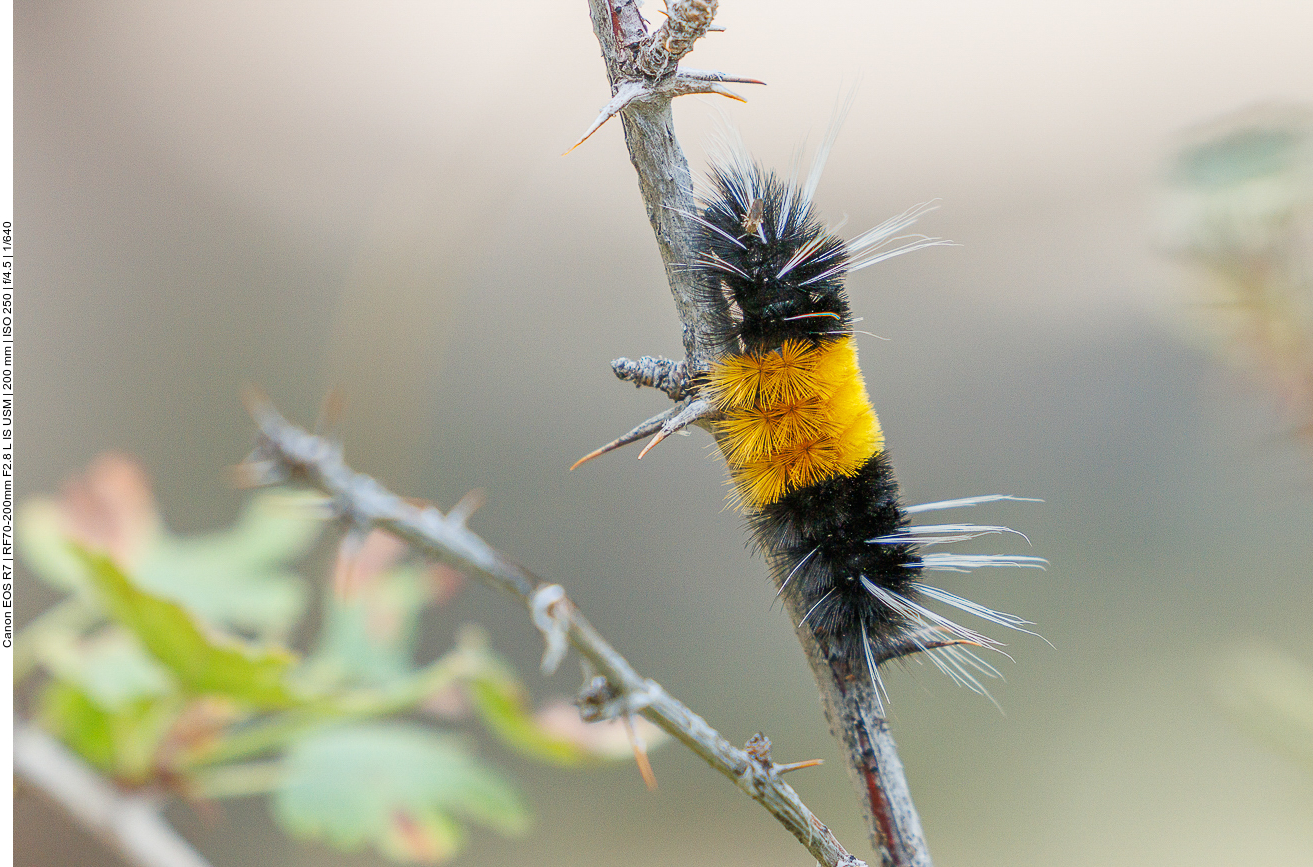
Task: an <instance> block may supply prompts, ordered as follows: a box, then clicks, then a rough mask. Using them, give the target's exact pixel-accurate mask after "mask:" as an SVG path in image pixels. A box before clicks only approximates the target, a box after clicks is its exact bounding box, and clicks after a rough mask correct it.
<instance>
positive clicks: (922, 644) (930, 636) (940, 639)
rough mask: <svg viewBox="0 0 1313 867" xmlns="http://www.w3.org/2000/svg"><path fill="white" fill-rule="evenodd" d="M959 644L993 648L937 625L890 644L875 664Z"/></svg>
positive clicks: (986, 648)
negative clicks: (948, 631) (944, 629)
mask: <svg viewBox="0 0 1313 867" xmlns="http://www.w3.org/2000/svg"><path fill="white" fill-rule="evenodd" d="M959 644H965V645H968V646H970V647H979V648H982V649H985V650H988V649H991V645H987V644H982V643H981V642H979V641H972V640H970V639H967V638H960V637H957V636H953V635H951V633H947V632H944V631H943V630H941V629H938V628H935V627H925V628H923V629H919V630H916V631H915V632H911V633H909V634H907V635H905V636H901V637H900V638H899V639H898V640H897V641H896V642H895V643H894V644H892V645H890V646H889V647H888V648H886V649H885V650H884V652H883V653H881V654H880V655H879V658H877V659H876V661H875V664H876V665H884V664H885V663H886V662H889V661H891V660H894V659H898V658H899V657H900V656H910V655H912V654H913V653H921V652H923V651H926V650H934V649H935V648H937V647H953V646H955V645H959ZM993 649H997V648H993Z"/></svg>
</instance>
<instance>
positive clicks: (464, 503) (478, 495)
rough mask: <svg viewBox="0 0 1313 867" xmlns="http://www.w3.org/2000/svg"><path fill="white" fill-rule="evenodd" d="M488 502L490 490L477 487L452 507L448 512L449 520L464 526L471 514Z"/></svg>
mask: <svg viewBox="0 0 1313 867" xmlns="http://www.w3.org/2000/svg"><path fill="white" fill-rule="evenodd" d="M486 502H488V492H487V491H485V490H484V489H483V488H475V489H474V490H472V491H470V492H469V493H467V494H466V495H465V496H463V497H461V498H460V502H458V503H456V505H454V506H452V507H451V511H450V512H448V513H447V520H448V521H455V522H456V523H457V524H459V525H460V526H462V527H464V526H465V524H466V522H468V521H469V519H470V516H471V515H473V514H474V513H475V512H477V511H478V510H479V509H482V508H483V504H484V503H486Z"/></svg>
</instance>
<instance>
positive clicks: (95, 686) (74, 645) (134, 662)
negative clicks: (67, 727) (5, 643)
mask: <svg viewBox="0 0 1313 867" xmlns="http://www.w3.org/2000/svg"><path fill="white" fill-rule="evenodd" d="M39 652H40V655H41V659H42V662H43V663H44V664H45V666H46V668H48V669H49V670H50V671H51V673H53V674H54V675H55V676H56V677H58V678H60V679H62V680H65V681H68V682H69V683H71V684H75V685H76V686H77V687H78V688H79V689H80V690H82V692H83V693H85V694H86V696H87V697H88V698H89V699H91V700H92V701H94V702H95V703H96V705H97V706H99V707H100V708H102V709H103V710H106V711H110V712H114V711H120V710H122V709H124V708H125V707H127V706H128V705H129V704H132V703H133V702H135V701H137V700H139V699H149V698H160V697H162V696H165V695H168V694H170V693H172V692H174V691H176V689H177V686H176V684H175V682H174V680H173V678H172V676H171V675H170V674H169V672H168V670H167V669H165V668H164V667H162V666H161V665H160V663H158V662H156V661H155V659H154V658H153V657H151V656H150V655H149V654H148V653H146V651H145V650H144V649H143V648H142V646H141V642H140V641H138V640H137V638H136V637H135V636H134V635H132V633H130V632H128V631H126V630H124V629H123V628H122V627H119V626H109V627H106V628H104V629H101V630H99V631H98V632H97V633H96V634H94V635H92V636H89V637H86V638H83V637H81V636H79V635H78V634H76V633H72V632H69V633H66V634H62V635H61V634H55V633H52V634H49V635H46V636H44V640H43V641H42V646H41V648H40V651H39Z"/></svg>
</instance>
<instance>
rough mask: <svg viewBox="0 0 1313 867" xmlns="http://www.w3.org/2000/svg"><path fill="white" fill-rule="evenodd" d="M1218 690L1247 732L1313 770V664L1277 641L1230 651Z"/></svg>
mask: <svg viewBox="0 0 1313 867" xmlns="http://www.w3.org/2000/svg"><path fill="white" fill-rule="evenodd" d="M1219 675H1220V676H1219V678H1218V682H1217V696H1218V699H1219V700H1220V701H1221V703H1222V705H1223V707H1225V708H1226V710H1227V711H1228V712H1229V713H1230V714H1231V716H1232V717H1233V718H1234V719H1235V720H1236V722H1238V723H1240V724H1241V725H1242V726H1244V727H1245V729H1246V730H1248V731H1249V732H1250V734H1252V735H1254V736H1255V737H1257V738H1259V739H1260V740H1263V741H1265V742H1266V743H1268V744H1269V745H1270V746H1273V747H1275V748H1276V749H1278V750H1280V751H1281V752H1282V753H1284V754H1286V755H1287V756H1290V757H1291V758H1293V759H1295V760H1296V761H1298V762H1300V763H1301V764H1302V765H1303V766H1304V768H1305V769H1306V770H1308V771H1310V772H1313V669H1310V668H1309V667H1308V666H1306V665H1304V664H1302V663H1300V662H1299V661H1298V660H1297V659H1295V658H1294V657H1292V656H1290V655H1289V654H1286V653H1284V652H1282V651H1280V650H1277V649H1276V648H1275V647H1250V648H1243V649H1238V650H1235V651H1233V652H1232V653H1231V654H1230V655H1229V657H1228V658H1227V659H1226V660H1224V662H1223V663H1222V666H1221V668H1220V671H1219Z"/></svg>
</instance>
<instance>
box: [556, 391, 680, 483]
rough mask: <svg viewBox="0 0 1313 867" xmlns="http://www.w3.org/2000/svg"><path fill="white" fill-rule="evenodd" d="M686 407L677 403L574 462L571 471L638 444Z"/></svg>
mask: <svg viewBox="0 0 1313 867" xmlns="http://www.w3.org/2000/svg"><path fill="white" fill-rule="evenodd" d="M684 406H685V404H684V403H677V404H675V405H674V406H672V407H669V408H667V409H666V410H665V411H664V412H662V413H660V414H659V415H654V416H652V417H651V418H650V419H648V420H647V421H645V422H643V423H642V424H640V425H638V427H636V428H634V429H633V430H631V431H630V432H629V433H627V434H624V435H623V436H619V437H616V438H615V439H613V440H611V441H610V442H609V443H607V444H606V445H604V446H602V447H601V448H599V449H594V450H593V451H591V452H589V453H588V454H586V455H584V456H583V457H582V458H580V459H579V460H577V461H575V462H574V464H573V466H571V467H570V470H571V471H573V470H574V469H575V467H578V466H579V465H580V464H585V463H587V462H588V461H591V460H592V459H593V458H599V457H601V456H602V455H604V454H606V453H607V452H613V451H615V450H616V449H618V448H620V447H621V446H627V445H629V444H630V443H632V442H637V441H638V440H641V439H642V438H643V437H649V436H651V435H652V434H654V433H656V432H657V431H658V430H660V429H661V428H662V427H663V426H664V425H665V424H666V422H667V421H669V420H670V419H672V418H675V417H676V416H677V415H679V412H680V410H681V409H683V408H684Z"/></svg>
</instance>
